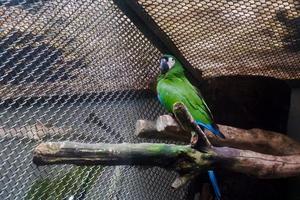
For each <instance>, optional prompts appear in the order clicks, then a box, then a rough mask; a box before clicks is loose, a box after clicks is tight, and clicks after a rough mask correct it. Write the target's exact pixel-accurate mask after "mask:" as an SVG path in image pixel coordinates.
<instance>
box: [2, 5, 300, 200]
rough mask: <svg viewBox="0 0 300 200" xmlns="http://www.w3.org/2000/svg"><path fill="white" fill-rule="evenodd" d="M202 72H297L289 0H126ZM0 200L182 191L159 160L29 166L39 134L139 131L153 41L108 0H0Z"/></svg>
mask: <svg viewBox="0 0 300 200" xmlns="http://www.w3.org/2000/svg"><path fill="white" fill-rule="evenodd" d="M137 2H138V4H139V5H140V6H142V8H144V9H145V11H146V12H147V13H148V14H149V16H150V17H152V18H153V19H154V21H155V22H156V23H157V25H158V26H159V27H160V28H161V29H162V30H163V31H164V32H165V33H166V34H167V35H168V37H169V38H170V39H171V40H172V41H173V42H174V43H175V45H176V46H177V47H178V49H179V50H180V51H181V52H182V54H183V55H184V57H185V58H186V59H187V60H188V61H189V62H190V63H191V64H192V66H193V67H195V68H199V69H201V70H202V72H203V76H204V77H212V76H220V75H232V74H238V75H243V74H247V75H264V76H271V77H276V78H281V79H296V78H299V77H300V73H299V70H300V68H299V66H298V64H299V61H300V59H299V58H300V57H299V49H298V48H299V46H298V44H299V28H298V27H299V26H298V25H299V19H298V16H299V7H298V6H299V3H298V1H288V0H286V1H275V0H274V1H152V0H139V1H137ZM0 14H1V18H0V25H1V28H0V94H1V101H0V125H1V127H0V158H1V161H2V162H1V165H0V174H1V177H0V188H1V189H0V199H99V198H100V199H136V200H139V199H164V200H165V199H185V198H186V194H187V191H186V188H183V189H181V190H178V191H173V190H171V189H170V182H171V181H172V180H173V179H174V177H175V174H174V173H171V172H167V171H165V170H162V169H159V168H149V169H144V168H138V167H99V166H97V167H74V166H67V165H62V166H51V167H36V166H35V165H33V164H32V162H31V159H32V150H33V148H34V147H36V145H37V144H38V143H40V142H42V141H64V140H71V141H78V142H90V143H95V142H107V143H120V142H133V143H135V142H140V141H143V140H142V139H137V138H136V137H134V136H133V132H134V126H135V122H136V120H137V119H140V118H145V119H152V120H154V119H155V118H156V117H157V116H158V115H160V114H162V113H164V112H165V110H164V109H163V108H162V107H161V106H160V105H159V103H158V101H157V100H156V97H155V96H154V95H153V94H151V93H147V92H145V89H148V88H149V83H150V82H152V81H153V80H155V77H156V75H157V74H158V68H157V60H158V58H159V57H160V56H161V54H162V52H160V51H159V49H158V48H157V47H156V46H154V45H153V44H152V42H151V41H150V40H149V39H148V38H147V37H146V36H145V35H144V34H143V33H142V32H140V30H139V29H138V27H136V26H135V25H134V24H133V23H132V21H131V20H130V19H129V18H128V17H127V16H126V15H125V14H124V13H123V12H122V11H121V10H120V9H119V8H118V6H117V5H116V4H115V2H113V1H112V0H101V1H94V0H85V1H83V0H82V1H81V0H80V1H79V0H49V1H46V0H45V1H39V0H37V1H32V0H28V1H26V0H7V1H0Z"/></svg>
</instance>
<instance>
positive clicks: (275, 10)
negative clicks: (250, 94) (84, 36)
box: [138, 0, 300, 79]
mask: <svg viewBox="0 0 300 200" xmlns="http://www.w3.org/2000/svg"><path fill="white" fill-rule="evenodd" d="M138 2H139V3H140V4H141V5H142V6H143V7H144V9H145V10H146V11H147V12H148V13H149V14H150V16H151V17H152V18H153V19H154V20H155V22H156V23H157V24H158V25H159V26H160V28H161V29H162V30H163V31H164V32H165V33H166V34H167V35H168V36H169V37H170V39H171V40H172V41H173V42H174V43H175V45H176V46H177V47H178V49H179V50H180V51H181V52H182V53H183V55H184V56H185V58H186V59H187V60H188V61H189V62H190V63H191V64H192V65H193V66H194V67H197V68H199V69H201V70H202V71H203V75H204V77H211V76H220V75H263V76H271V77H276V78H281V79H296V78H300V67H299V63H300V56H299V51H300V42H299V41H300V28H299V27H300V18H299V17H300V3H299V1H298V0H261V1H249V0H221V1H218V0H203V1H202V0H201V1H199V0H197V1H189V0H174V1H169V0H166V1H162V0H138Z"/></svg>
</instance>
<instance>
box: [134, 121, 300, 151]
mask: <svg viewBox="0 0 300 200" xmlns="http://www.w3.org/2000/svg"><path fill="white" fill-rule="evenodd" d="M218 126H219V128H220V131H221V132H222V133H223V134H224V135H225V139H222V138H219V137H216V136H214V135H213V134H212V133H210V132H209V131H205V133H206V136H207V137H208V139H209V141H210V142H211V143H212V145H213V146H228V147H233V148H238V149H248V150H252V151H256V152H260V153H265V154H271V155H293V154H299V153H300V143H299V142H297V141H295V140H292V139H291V138H289V137H287V136H285V135H283V134H281V133H277V132H273V131H266V130H262V129H257V128H255V129H249V130H245V129H241V128H235V127H231V126H225V125H218ZM135 134H136V135H137V136H139V137H144V138H164V139H166V138H168V139H171V140H178V141H183V142H189V140H190V133H189V132H186V131H184V130H183V129H181V127H180V125H179V124H178V123H177V122H176V120H174V118H173V117H172V116H170V115H162V116H160V117H158V118H157V120H156V121H148V120H138V121H137V124H136V131H135Z"/></svg>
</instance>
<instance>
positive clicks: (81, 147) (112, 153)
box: [33, 142, 300, 178]
mask: <svg viewBox="0 0 300 200" xmlns="http://www.w3.org/2000/svg"><path fill="white" fill-rule="evenodd" d="M33 161H34V163H35V164H37V165H48V164H76V165H109V166H112V165H146V166H159V167H163V168H167V169H171V170H175V171H178V172H184V173H186V174H189V173H202V172H206V171H207V170H208V169H220V168H222V169H226V170H230V171H234V172H239V173H244V174H248V175H253V176H256V177H259V178H281V177H291V176H297V175H300V155H291V156H274V155H266V154H261V153H257V152H253V151H249V150H240V149H235V148H230V147H212V148H210V149H207V151H205V152H201V151H197V150H195V149H193V148H192V147H190V146H189V145H174V144H163V143H161V144H152V143H141V144H126V143H123V144H105V143H98V144H83V143H75V142H48V143H41V144H40V145H38V146H37V147H36V149H35V150H34V158H33Z"/></svg>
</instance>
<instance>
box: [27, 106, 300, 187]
mask: <svg viewBox="0 0 300 200" xmlns="http://www.w3.org/2000/svg"><path fill="white" fill-rule="evenodd" d="M173 112H174V115H175V117H176V119H177V120H178V121H179V123H180V125H181V127H182V129H184V130H185V131H182V130H181V129H180V128H178V127H179V126H178V125H177V128H176V130H179V131H181V132H182V133H181V135H185V136H188V135H193V136H192V140H191V145H186V146H184V145H174V144H159V143H156V144H150V143H141V144H103V143H99V144H82V143H75V142H61V143H59V142H57V143H54V142H49V143H42V144H40V145H39V146H38V147H37V148H36V149H35V151H34V158H33V162H34V163H35V164H37V165H46V164H77V165H147V166H159V167H163V168H166V169H171V170H175V171H177V172H178V173H179V175H180V176H179V177H178V178H177V179H176V180H175V182H174V183H173V184H172V186H173V187H175V188H178V187H180V186H182V185H183V184H185V183H186V182H188V181H189V180H191V179H192V178H194V177H195V176H197V175H198V174H199V173H202V172H206V171H207V170H208V169H216V168H217V169H218V168H222V169H227V170H231V171H234V172H239V173H245V174H249V175H253V176H257V177H260V178H281V177H289V176H296V175H300V154H297V155H287V156H279V155H277V156H276V155H266V154H262V153H258V152H254V151H250V150H243V149H242V148H240V149H237V148H231V147H216V146H212V145H211V143H210V141H209V139H208V138H207V135H209V136H210V138H211V139H212V141H214V142H215V143H217V142H218V141H219V143H221V142H222V141H226V140H227V142H228V141H231V143H230V144H231V145H232V146H235V145H236V146H242V147H247V148H249V149H250V148H254V147H255V148H256V149H257V148H258V149H259V150H261V151H267V150H265V147H264V148H259V147H260V146H259V145H258V144H260V145H261V144H262V143H256V144H255V145H252V146H251V145H250V144H249V145H247V144H248V143H246V145H244V146H243V145H240V143H237V144H236V143H235V141H236V138H232V135H228V132H229V131H228V130H227V132H226V133H225V131H224V130H225V129H222V131H223V133H224V134H225V136H227V139H225V140H224V139H218V138H216V137H214V136H212V135H210V134H209V133H204V132H203V131H202V130H201V128H200V127H199V126H198V125H197V124H196V123H195V121H194V120H193V118H192V116H191V115H190V113H189V112H188V110H187V109H186V108H185V106H184V105H183V104H180V103H179V104H175V105H174V110H173ZM168 120H170V118H168ZM166 124H173V125H174V124H176V123H175V122H174V120H173V121H172V123H166ZM147 127H150V128H151V129H157V127H158V126H157V124H156V125H155V126H154V123H151V124H150V125H148V126H147ZM144 129H145V128H144ZM137 130H138V129H137ZM140 130H141V129H140ZM237 130H238V129H234V131H237ZM187 133H189V134H187ZM156 134H157V130H156ZM261 135H264V133H263V134H260V136H261ZM238 137H242V135H238ZM277 137H280V138H281V139H277V140H275V141H276V142H278V141H279V143H278V144H277V145H279V146H280V145H281V146H280V147H286V146H285V144H281V143H283V142H288V143H289V144H290V145H291V146H293V148H297V147H298V146H297V145H298V144H296V143H295V142H293V141H292V140H290V139H289V138H285V137H282V136H279V135H277V136H272V138H277ZM262 138H264V139H267V138H269V139H270V137H269V136H267V135H264V137H262ZM248 139H249V136H248ZM252 139H253V138H252ZM242 141H244V140H242ZM245 141H248V140H245ZM257 141H261V140H260V139H257V140H256V142H257ZM262 141H263V144H265V145H267V144H268V142H267V141H265V140H262ZM248 142H250V141H248ZM280 142H281V143H280ZM223 144H224V143H223ZM219 146H222V145H219ZM272 147H273V148H274V149H275V147H274V146H272ZM277 148H278V146H277ZM286 148H288V147H286ZM285 151H286V149H285ZM294 152H296V151H294ZM278 154H279V153H278Z"/></svg>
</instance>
